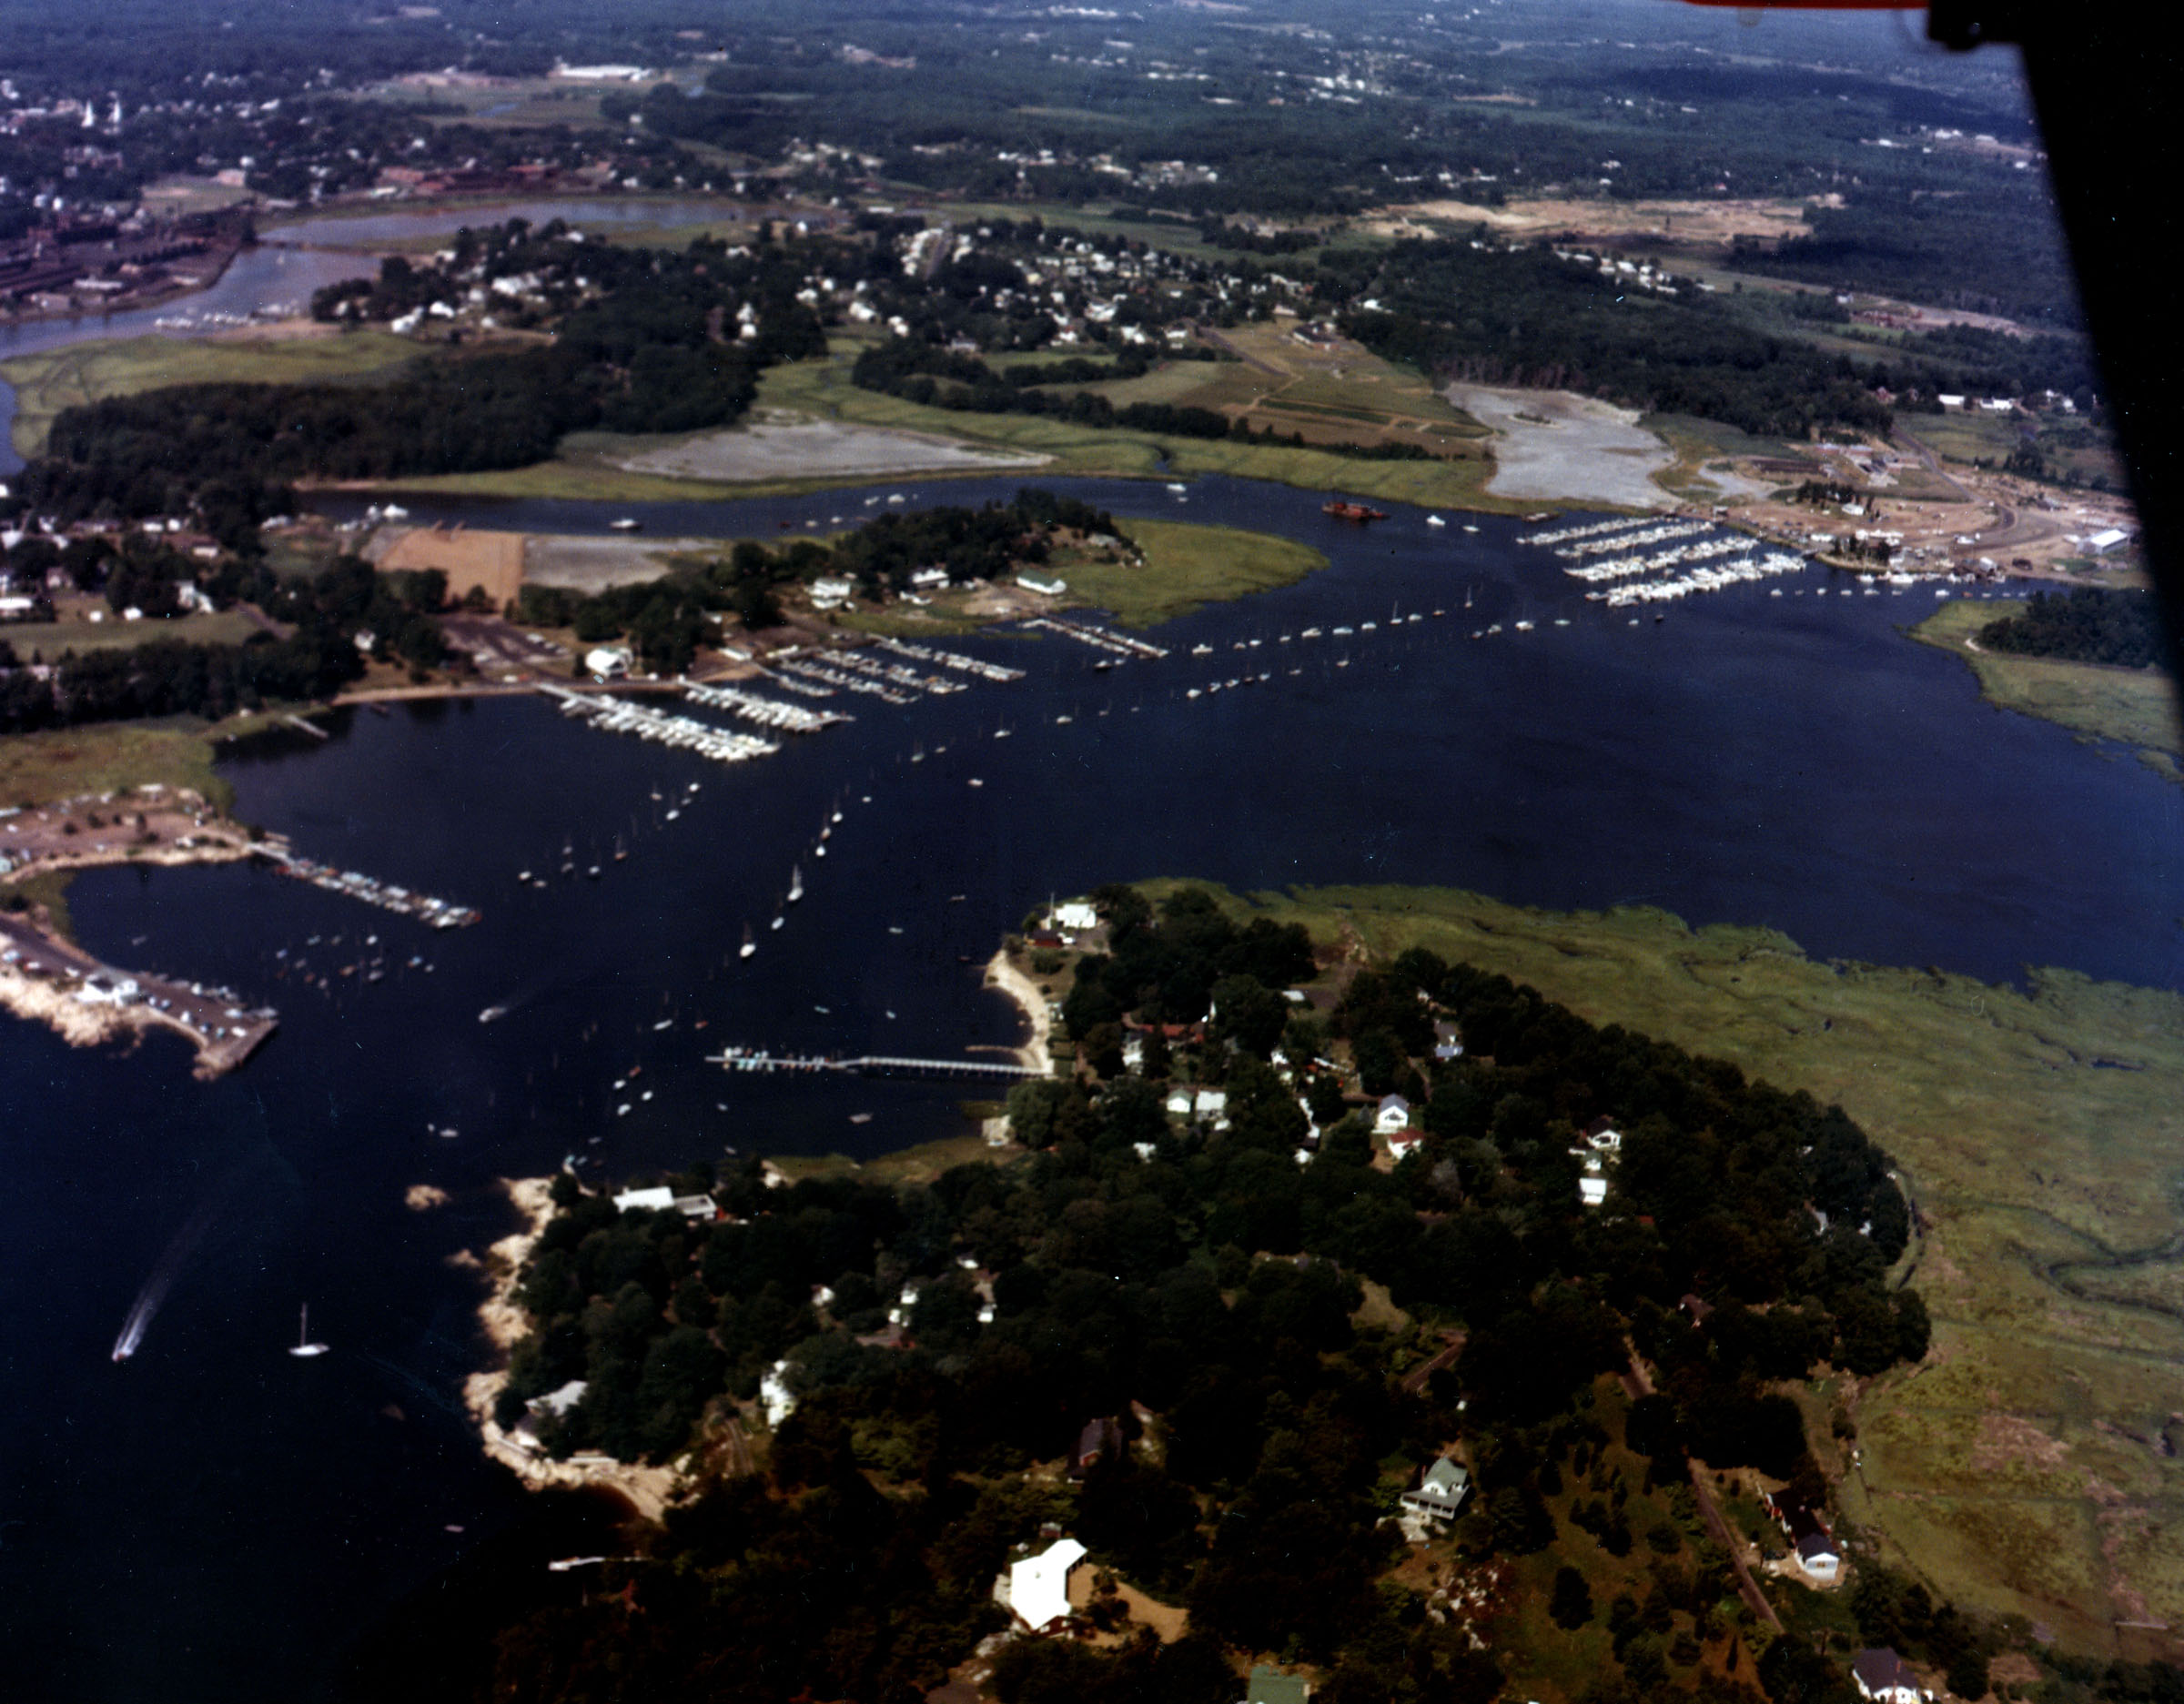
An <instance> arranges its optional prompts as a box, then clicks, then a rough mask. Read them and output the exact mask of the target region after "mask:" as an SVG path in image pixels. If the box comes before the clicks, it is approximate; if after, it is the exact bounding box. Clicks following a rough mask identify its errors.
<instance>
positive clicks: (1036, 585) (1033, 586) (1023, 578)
mask: <svg viewBox="0 0 2184 1704" xmlns="http://www.w3.org/2000/svg"><path fill="white" fill-rule="evenodd" d="M1016 584H1017V585H1019V586H1021V587H1023V588H1024V590H1026V591H1036V592H1037V593H1038V594H1039V596H1040V597H1042V598H1058V597H1060V596H1061V595H1062V594H1063V593H1064V592H1065V591H1067V590H1069V582H1068V581H1067V580H1057V579H1048V580H1041V579H1040V578H1039V577H1038V576H1037V575H1036V574H1018V575H1017V576H1016Z"/></svg>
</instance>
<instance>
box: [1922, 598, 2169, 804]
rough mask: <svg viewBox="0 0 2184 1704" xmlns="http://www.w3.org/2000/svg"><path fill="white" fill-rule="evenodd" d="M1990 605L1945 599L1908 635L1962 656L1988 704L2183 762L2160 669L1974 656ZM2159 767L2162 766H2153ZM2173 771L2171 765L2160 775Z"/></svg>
mask: <svg viewBox="0 0 2184 1704" xmlns="http://www.w3.org/2000/svg"><path fill="white" fill-rule="evenodd" d="M1997 619H1998V618H1997V616H1996V614H1995V611H1994V609H1993V606H1991V605H1989V604H1975V603H1963V602H1957V601H1950V602H1947V603H1945V604H1943V605H1942V607H1941V608H1940V609H1938V610H1936V611H1935V612H1934V613H1933V614H1932V615H1930V616H1928V617H1927V618H1926V620H1924V621H1921V622H1920V623H1919V624H1918V625H1917V626H1916V628H1914V629H1912V630H1911V636H1912V638H1914V639H1916V640H1922V641H1923V642H1925V643H1926V644H1928V645H1934V646H1937V647H1939V648H1940V649H1941V650H1946V651H1949V652H1952V653H1953V654H1955V655H1957V656H1959V657H1962V658H1963V659H1964V660H1965V661H1967V663H1969V664H1971V666H1972V670H1973V671H1974V672H1975V673H1976V674H1977V675H1978V677H1979V694H1980V696H1981V697H1982V698H1984V699H1986V700H1987V702H1988V703H1990V704H1994V705H1997V706H1999V707H2000V708H2001V709H2003V710H2014V711H2017V712H2018V713H2019V714H2021V715H2026V716H2039V717H2042V718H2044V719H2045V720H2047V721H2056V722H2060V723H2062V725H2063V726H2064V727H2066V728H2068V729H2071V730H2073V731H2076V732H2078V733H2082V734H2087V735H2090V736H2091V737H2093V738H2095V739H2100V740H2115V741H2120V742H2122V743H2123V744H2126V745H2129V746H2135V747H2137V748H2138V749H2139V751H2141V752H2167V753H2169V755H2170V756H2171V757H2172V758H2173V757H2179V756H2184V721H2179V715H2180V714H2184V712H2180V711H2179V704H2178V698H2177V685H2176V682H2175V681H2172V680H2170V679H2169V676H2168V675H2167V674H2166V673H2164V672H2162V671H2160V670H2159V669H2109V668H2104V667H2102V666H2101V665H2100V664H2098V663H2088V662H2055V661H2051V660H2048V659H2047V658H2044V657H2012V656H2007V655H2006V654H2004V653H2002V652H1999V651H1992V650H1974V649H1972V647H1973V646H1974V645H1976V644H1977V642H1978V641H1977V633H1978V631H1979V630H1980V629H1981V628H1983V627H1985V626H1986V625H1987V623H1988V622H1989V621H1992V620H1997ZM2155 767H2157V768H2162V767H2163V766H2161V765H2159V764H2157V765H2155ZM2164 772H2165V773H2174V772H2175V771H2174V768H2173V766H2170V767H2169V768H2167V769H2165V770H2164Z"/></svg>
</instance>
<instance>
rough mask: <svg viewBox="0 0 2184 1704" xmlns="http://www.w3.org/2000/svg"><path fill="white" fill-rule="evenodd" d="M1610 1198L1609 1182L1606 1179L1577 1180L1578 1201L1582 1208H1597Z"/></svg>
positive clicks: (1584, 1178)
mask: <svg viewBox="0 0 2184 1704" xmlns="http://www.w3.org/2000/svg"><path fill="white" fill-rule="evenodd" d="M1607 1198H1608V1180H1607V1179H1606V1178H1604V1177H1581V1178H1579V1179H1578V1180H1577V1199H1578V1204H1579V1205H1581V1206H1587V1207H1597V1206H1598V1205H1600V1204H1601V1203H1602V1202H1603V1201H1605V1200H1606V1199H1607Z"/></svg>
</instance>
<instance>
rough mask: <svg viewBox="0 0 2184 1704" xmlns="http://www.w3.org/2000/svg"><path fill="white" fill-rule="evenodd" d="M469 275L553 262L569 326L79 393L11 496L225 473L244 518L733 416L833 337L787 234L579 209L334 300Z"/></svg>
mask: <svg viewBox="0 0 2184 1704" xmlns="http://www.w3.org/2000/svg"><path fill="white" fill-rule="evenodd" d="M579 267H581V273H580V272H579V271H578V268H579ZM542 274H551V277H541V275H542ZM458 275H460V278H462V279H473V278H478V277H487V278H494V279H501V278H508V277H524V278H526V279H527V280H536V286H535V287H531V288H530V289H529V290H528V294H529V295H531V297H532V298H533V299H535V300H536V301H537V302H538V303H539V307H538V308H536V309H535V310H533V311H534V316H535V317H536V318H539V319H540V320H541V321H551V323H552V324H553V325H554V326H555V328H556V329H557V332H558V335H557V336H556V338H555V339H554V341H553V342H552V343H551V345H550V346H545V347H525V348H516V349H509V348H501V347H492V348H478V347H469V348H451V349H445V348H443V349H441V350H439V351H436V352H435V353H434V354H433V355H432V356H431V357H429V358H420V359H419V360H418V361H416V362H414V363H412V364H411V365H410V367H409V368H406V369H405V370H404V371H403V372H402V374H401V375H400V377H399V378H394V379H392V380H387V381H380V382H374V383H354V384H343V383H329V384H308V385H271V384H258V385H250V384H225V385H184V386H176V387H172V388H166V389H158V390H147V391H143V392H140V393H137V394H136V395H133V396H124V397H109V398H105V399H103V400H101V401H97V402H93V403H89V404H86V405H81V406H78V407H75V408H67V409H65V410H63V411H62V413H61V414H60V415H59V417H58V418H56V420H55V421H54V425H53V429H52V432H51V434H50V436H49V439H48V442H47V448H46V451H45V454H44V455H43V456H41V457H40V458H39V459H37V460H36V461H35V462H33V463H32V464H31V465H30V467H29V468H28V469H25V472H24V474H23V475H22V477H21V479H18V480H17V481H15V494H14V496H13V498H12V499H8V504H7V507H9V508H10V509H13V510H14V511H15V512H23V511H25V510H34V509H35V511H36V512H38V513H40V514H44V515H50V516H54V517H56V518H57V519H60V520H62V521H64V522H71V521H75V520H78V519H86V518H90V517H101V518H108V519H136V518H137V517H141V516H147V515H175V514H186V513H188V512H190V511H191V510H192V509H202V508H203V506H204V503H205V500H206V497H207V493H208V492H212V491H216V490H221V491H227V492H229V493H240V494H242V497H241V499H240V501H239V509H241V510H243V511H247V515H246V518H247V520H248V526H247V527H246V529H244V531H245V536H246V537H247V534H248V528H250V527H254V526H255V524H256V520H257V519H258V517H259V516H260V515H262V514H266V513H271V512H275V509H276V506H277V504H276V499H275V497H274V495H273V494H274V493H275V492H276V491H277V490H278V488H280V487H283V486H287V485H289V484H292V483H294V482H296V481H299V480H306V479H399V478H403V477H405V476H416V475H426V474H438V473H462V472H470V471H476V470H479V469H495V468H514V467H523V466H526V465H529V464H531V463H532V462H537V461H542V460H546V459H550V458H551V456H552V454H553V452H554V449H555V447H556V446H557V445H558V444H559V442H560V441H561V438H562V437H563V436H564V435H565V434H567V433H570V432H572V431H579V430H584V429H604V430H609V431H638V430H642V431H695V430H698V429H703V428H705V427H710V426H723V425H727V424H729V423H730V422H732V421H733V420H736V419H738V418H741V417H742V415H743V411H744V410H745V409H746V408H749V406H750V403H751V399H752V398H753V395H754V394H755V392H756V380H757V375H758V373H759V372H760V371H761V370H762V369H763V368H765V367H766V366H768V365H771V364H772V363H773V362H775V361H782V360H794V359H797V358H802V357H804V356H808V355H813V354H818V353H823V352H824V348H825V334H824V332H823V331H822V330H821V328H820V326H819V321H818V318H817V317H816V316H815V315H814V313H813V312H812V311H811V309H810V308H807V307H805V306H804V304H803V303H801V302H798V301H797V300H795V299H794V292H795V290H796V288H797V287H799V284H800V282H801V277H802V275H801V273H800V272H799V271H798V270H797V269H796V268H795V267H794V263H793V262H790V261H788V260H786V259H784V258H783V257H781V256H780V254H779V251H778V250H774V249H771V248H765V247H762V248H761V249H760V250H758V251H757V252H755V253H754V254H749V255H744V256H740V257H730V256H729V255H728V254H727V252H726V250H725V247H724V246H723V245H719V244H713V245H706V244H693V246H692V247H690V248H688V249H685V250H681V251H664V250H650V249H633V248H614V247H606V246H603V245H592V246H590V247H586V246H584V245H581V243H579V242H577V241H575V240H574V239H573V238H571V236H570V235H569V234H568V233H567V231H566V229H565V227H558V226H549V227H542V228H541V230H540V231H539V232H538V233H536V234H535V235H534V234H533V233H532V232H531V228H530V227H528V226H527V225H526V224H525V223H524V222H523V221H521V220H512V221H511V222H510V224H509V225H508V226H506V227H501V228H499V229H497V230H492V231H488V232H484V233H465V240H464V241H463V242H462V243H461V244H460V245H459V248H458V258H457V260H456V261H455V262H453V263H451V264H450V267H448V268H446V269H441V270H433V271H428V270H427V269H425V268H420V267H412V266H411V264H410V262H408V261H407V260H404V259H402V258H400V257H392V258H390V259H389V260H388V261H387V262H385V263H384V265H383V266H382V268H381V271H380V275H379V280H378V282H377V284H376V285H375V286H373V287H370V288H369V289H368V290H366V291H364V292H360V293H359V292H336V293H333V294H332V295H330V296H327V297H322V298H321V301H320V303H319V305H318V306H319V310H320V311H321V312H323V313H326V314H328V315H338V314H339V311H340V310H341V309H342V308H344V307H345V306H346V307H354V308H359V309H361V310H362V311H363V312H365V313H367V314H369V313H370V312H373V311H379V312H389V313H391V312H399V311H402V310H403V309H404V308H414V307H416V306H419V305H420V304H422V303H426V302H430V301H435V300H440V299H443V297H444V296H445V295H446V294H449V293H453V292H456V291H457V290H458V289H459V287H460V288H467V287H470V285H468V284H460V286H459V283H458ZM579 277H581V278H582V280H583V282H582V283H581V285H580V284H579V283H578V282H577V279H578V278H579ZM398 304H399V305H400V306H399V307H398ZM745 304H751V305H753V308H754V312H755V314H756V316H757V318H756V320H755V323H756V325H757V327H758V330H757V332H756V334H755V335H754V336H753V338H747V339H734V340H728V341H723V339H722V336H721V328H722V326H723V323H724V321H726V320H729V319H732V318H733V316H734V314H735V313H736V312H737V310H738V309H739V308H742V307H743V306H744V305H745ZM280 507H285V504H284V505H280ZM229 542H231V543H232V544H235V545H236V546H237V547H238V548H240V546H241V544H242V542H243V540H242V539H240V538H238V539H232V540H229Z"/></svg>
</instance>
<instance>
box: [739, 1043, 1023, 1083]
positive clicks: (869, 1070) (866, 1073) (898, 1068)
mask: <svg viewBox="0 0 2184 1704" xmlns="http://www.w3.org/2000/svg"><path fill="white" fill-rule="evenodd" d="M705 1063H706V1064H709V1065H718V1066H720V1067H721V1068H722V1069H723V1071H746V1072H753V1073H756V1074H762V1075H772V1074H777V1073H787V1074H791V1075H805V1076H812V1075H817V1074H820V1073H822V1072H832V1073H834V1074H837V1075H844V1076H861V1077H978V1078H983V1079H985V1080H986V1081H988V1082H1009V1083H1016V1082H1022V1081H1025V1080H1026V1079H1028V1078H1032V1077H1043V1076H1045V1075H1046V1073H1045V1072H1044V1071H1034V1070H1033V1069H1032V1068H1031V1067H1030V1066H1028V1065H1004V1064H995V1063H994V1062H992V1061H989V1060H985V1059H905V1058H898V1057H895V1056H894V1055H891V1054H861V1055H859V1056H858V1057H857V1058H854V1059H835V1058H831V1057H823V1056H820V1055H817V1054H770V1053H767V1052H766V1051H765V1050H764V1049H763V1048H752V1047H731V1048H728V1049H727V1050H725V1051H724V1052H723V1053H718V1054H707V1055H706V1058H705Z"/></svg>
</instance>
